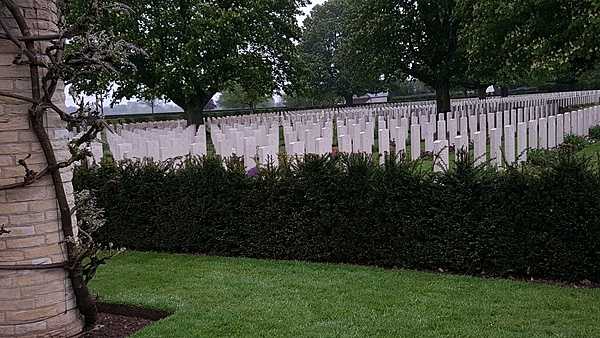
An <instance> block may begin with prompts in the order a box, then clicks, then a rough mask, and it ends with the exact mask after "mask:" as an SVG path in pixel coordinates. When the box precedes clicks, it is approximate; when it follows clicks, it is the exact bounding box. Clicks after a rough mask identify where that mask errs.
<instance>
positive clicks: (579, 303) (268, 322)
mask: <svg viewBox="0 0 600 338" xmlns="http://www.w3.org/2000/svg"><path fill="white" fill-rule="evenodd" d="M92 289H93V291H94V292H96V293H98V294H99V295H100V296H101V298H102V299H103V300H104V301H107V302H116V303H126V304H135V305H142V306H146V307H152V308H157V309H164V310H170V311H173V312H174V315H172V316H170V317H168V318H166V319H164V320H162V321H160V322H158V323H155V324H154V325H152V326H149V327H147V328H146V329H144V330H143V331H140V332H139V333H138V334H137V335H136V336H135V337H217V336H237V337H300V336H311V337H367V336H370V337H600V325H598V318H600V290H599V289H595V290H594V289H568V288H560V287H557V286H549V285H542V284H530V283H523V282H512V281H508V280H484V279H480V278H471V277H461V276H449V275H437V274H431V273H421V272H411V271H391V270H383V269H377V268H369V267H356V266H344V265H326V264H307V263H299V262H275V261H262V260H252V259H235V258H217V257H199V256H185V255H169V254H155V253H137V252H129V253H126V254H124V255H122V256H119V257H116V258H115V259H113V260H111V261H110V262H109V264H108V265H107V266H106V267H103V268H101V270H100V271H99V273H98V276H97V277H96V279H95V280H94V281H93V282H92Z"/></svg>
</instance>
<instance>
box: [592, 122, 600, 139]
mask: <svg viewBox="0 0 600 338" xmlns="http://www.w3.org/2000/svg"><path fill="white" fill-rule="evenodd" d="M590 139H591V140H593V141H594V142H598V141H600V126H595V127H592V128H590Z"/></svg>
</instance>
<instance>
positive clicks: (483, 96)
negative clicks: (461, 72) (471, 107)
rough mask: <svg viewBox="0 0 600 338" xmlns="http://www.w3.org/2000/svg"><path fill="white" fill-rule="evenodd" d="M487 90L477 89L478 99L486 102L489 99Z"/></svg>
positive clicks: (484, 88) (480, 87) (482, 87)
mask: <svg viewBox="0 0 600 338" xmlns="http://www.w3.org/2000/svg"><path fill="white" fill-rule="evenodd" d="M486 90H487V88H486V87H484V86H479V87H477V97H479V99H480V100H485V99H486V98H487V93H486Z"/></svg>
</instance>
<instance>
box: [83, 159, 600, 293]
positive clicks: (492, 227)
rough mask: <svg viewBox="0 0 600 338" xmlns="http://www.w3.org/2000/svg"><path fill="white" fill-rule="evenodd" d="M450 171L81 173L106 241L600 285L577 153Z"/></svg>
mask: <svg viewBox="0 0 600 338" xmlns="http://www.w3.org/2000/svg"><path fill="white" fill-rule="evenodd" d="M555 154H556V155H555V156H554V157H552V158H550V159H548V160H546V161H545V162H544V163H545V166H543V167H539V166H532V165H525V166H523V167H519V168H508V169H507V170H504V171H496V170H495V169H492V168H490V167H487V166H477V167H476V166H474V164H473V161H472V160H470V159H468V158H466V157H461V156H459V158H458V160H457V163H456V165H455V166H453V167H452V168H451V169H450V170H448V171H447V172H445V173H432V172H430V171H424V170H423V169H422V168H423V167H422V166H421V165H420V164H419V163H418V162H412V161H410V160H408V159H406V158H405V157H404V156H399V157H398V156H391V157H387V158H386V159H385V163H384V164H383V165H379V164H378V159H377V158H374V157H373V156H370V155H356V154H352V155H347V154H341V155H339V156H313V155H309V156H306V157H305V159H304V160H302V161H297V160H289V159H282V161H281V165H280V166H279V167H277V168H273V167H268V168H260V169H259V170H258V174H257V175H256V176H252V177H249V176H246V174H245V171H244V168H243V165H242V164H241V163H240V161H239V160H236V159H233V160H230V161H228V162H227V163H226V165H225V166H224V165H223V162H222V161H221V160H220V159H218V158H214V157H204V158H190V159H188V160H186V161H185V162H184V163H182V164H175V163H163V164H158V163H153V162H143V163H133V162H123V163H121V164H119V165H108V164H107V165H105V166H103V167H99V168H92V169H85V170H84V169H78V170H77V172H76V175H75V179H74V185H75V188H76V189H77V190H81V189H89V190H91V191H93V192H94V194H95V195H96V198H97V202H98V206H99V207H101V208H103V209H104V210H105V217H106V219H107V222H106V225H105V226H104V227H103V228H102V229H101V231H100V233H99V234H98V236H99V238H98V239H99V240H100V241H101V242H104V243H107V242H112V243H114V244H115V245H116V246H118V247H127V248H129V249H136V250H152V251H154V250H157V251H167V252H181V253H197V254H207V255H222V256H244V257H255V258H267V259H289V260H305V261H316V262H336V263H350V264H365V265H376V266H383V267H400V268H410V269H427V270H438V269H443V270H444V271H450V272H456V273H465V274H485V275H493V276H506V275H511V276H518V277H529V276H534V277H543V278H553V279H561V280H583V279H589V280H592V281H600V241H599V240H598V238H600V213H598V208H599V207H600V194H598V191H600V175H599V174H598V172H596V170H595V169H594V167H593V166H591V165H590V163H589V161H588V160H586V159H584V158H582V157H581V156H577V155H576V154H574V153H572V152H555Z"/></svg>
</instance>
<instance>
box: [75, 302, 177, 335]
mask: <svg viewBox="0 0 600 338" xmlns="http://www.w3.org/2000/svg"><path fill="white" fill-rule="evenodd" d="M98 312H99V313H98V322H97V323H96V327H94V328H93V329H92V330H90V331H88V332H86V333H84V334H83V335H82V336H81V337H83V338H124V337H129V336H130V335H132V334H134V333H135V332H137V331H139V330H141V329H143V328H144V327H146V326H148V325H150V324H152V323H153V322H155V321H158V320H161V319H163V318H165V317H167V316H169V315H170V313H168V312H164V311H159V310H152V309H144V308H141V307H135V306H127V305H117V304H105V303H99V304H98Z"/></svg>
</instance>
